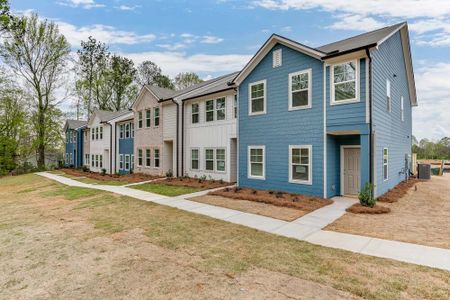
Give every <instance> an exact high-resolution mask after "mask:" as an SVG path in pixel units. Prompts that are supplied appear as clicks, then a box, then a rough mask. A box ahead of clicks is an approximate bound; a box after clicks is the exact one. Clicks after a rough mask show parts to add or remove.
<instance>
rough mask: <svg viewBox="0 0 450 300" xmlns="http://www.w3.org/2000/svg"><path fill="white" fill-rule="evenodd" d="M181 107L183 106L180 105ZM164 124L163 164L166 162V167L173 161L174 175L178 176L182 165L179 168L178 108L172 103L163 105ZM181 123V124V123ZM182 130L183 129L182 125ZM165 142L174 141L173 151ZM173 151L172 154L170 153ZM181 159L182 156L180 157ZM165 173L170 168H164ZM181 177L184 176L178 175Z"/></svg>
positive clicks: (167, 102) (168, 102)
mask: <svg viewBox="0 0 450 300" xmlns="http://www.w3.org/2000/svg"><path fill="white" fill-rule="evenodd" d="M180 105H181V104H180ZM161 115H162V120H161V121H162V124H163V128H164V130H163V145H164V146H163V148H162V149H163V150H162V153H161V155H162V156H161V157H162V158H163V160H162V161H163V162H166V165H169V162H170V161H172V169H171V171H172V173H173V175H174V176H176V175H177V171H176V170H177V169H178V170H179V169H180V165H178V166H177V151H180V150H179V149H178V145H177V106H176V104H175V103H173V102H172V101H166V102H164V103H163V105H162V113H161ZM180 123H181V122H180ZM179 125H180V128H181V124H179ZM179 130H180V132H181V129H179ZM165 141H172V146H171V149H169V148H168V147H166V145H165V144H164V142H165ZM166 148H167V149H166ZM170 150H172V153H169V152H170ZM180 157H181V156H180ZM178 164H181V159H179V161H178ZM163 170H164V172H166V171H168V170H169V168H168V167H165V166H164V168H163ZM178 175H179V176H181V175H182V174H178Z"/></svg>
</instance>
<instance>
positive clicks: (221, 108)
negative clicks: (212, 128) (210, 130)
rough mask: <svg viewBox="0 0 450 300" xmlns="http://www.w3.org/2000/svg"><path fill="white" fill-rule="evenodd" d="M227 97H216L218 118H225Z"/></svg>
mask: <svg viewBox="0 0 450 300" xmlns="http://www.w3.org/2000/svg"><path fill="white" fill-rule="evenodd" d="M225 103H226V102H225V97H223V98H219V99H216V120H219V121H220V120H225Z"/></svg>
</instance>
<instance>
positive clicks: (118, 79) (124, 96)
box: [108, 55, 136, 111]
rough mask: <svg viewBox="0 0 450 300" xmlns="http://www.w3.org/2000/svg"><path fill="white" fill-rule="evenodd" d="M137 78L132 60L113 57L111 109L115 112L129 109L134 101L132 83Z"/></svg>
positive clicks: (109, 78)
mask: <svg viewBox="0 0 450 300" xmlns="http://www.w3.org/2000/svg"><path fill="white" fill-rule="evenodd" d="M135 76H136V69H135V67H134V63H133V61H132V60H131V59H128V58H126V57H122V56H119V55H113V56H112V57H111V68H110V70H109V76H108V80H109V83H110V86H111V90H112V94H113V95H112V103H111V108H112V109H113V110H115V111H119V110H122V109H124V108H127V107H128V106H129V105H130V102H131V101H133V100H134V99H133V98H134V97H135V96H136V95H134V93H133V88H132V83H133V81H134V79H135Z"/></svg>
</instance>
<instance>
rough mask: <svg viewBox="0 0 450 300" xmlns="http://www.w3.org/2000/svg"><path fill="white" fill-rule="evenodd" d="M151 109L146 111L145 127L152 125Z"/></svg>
mask: <svg viewBox="0 0 450 300" xmlns="http://www.w3.org/2000/svg"><path fill="white" fill-rule="evenodd" d="M151 120H152V119H151V110H150V109H147V110H146V111H145V127H147V128H148V127H150V125H151V124H150V123H151Z"/></svg>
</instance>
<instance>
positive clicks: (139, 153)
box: [138, 149, 142, 167]
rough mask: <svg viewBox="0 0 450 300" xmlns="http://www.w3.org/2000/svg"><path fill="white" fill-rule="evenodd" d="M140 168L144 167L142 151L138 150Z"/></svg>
mask: <svg viewBox="0 0 450 300" xmlns="http://www.w3.org/2000/svg"><path fill="white" fill-rule="evenodd" d="M138 166H139V167H141V166H142V149H138Z"/></svg>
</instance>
